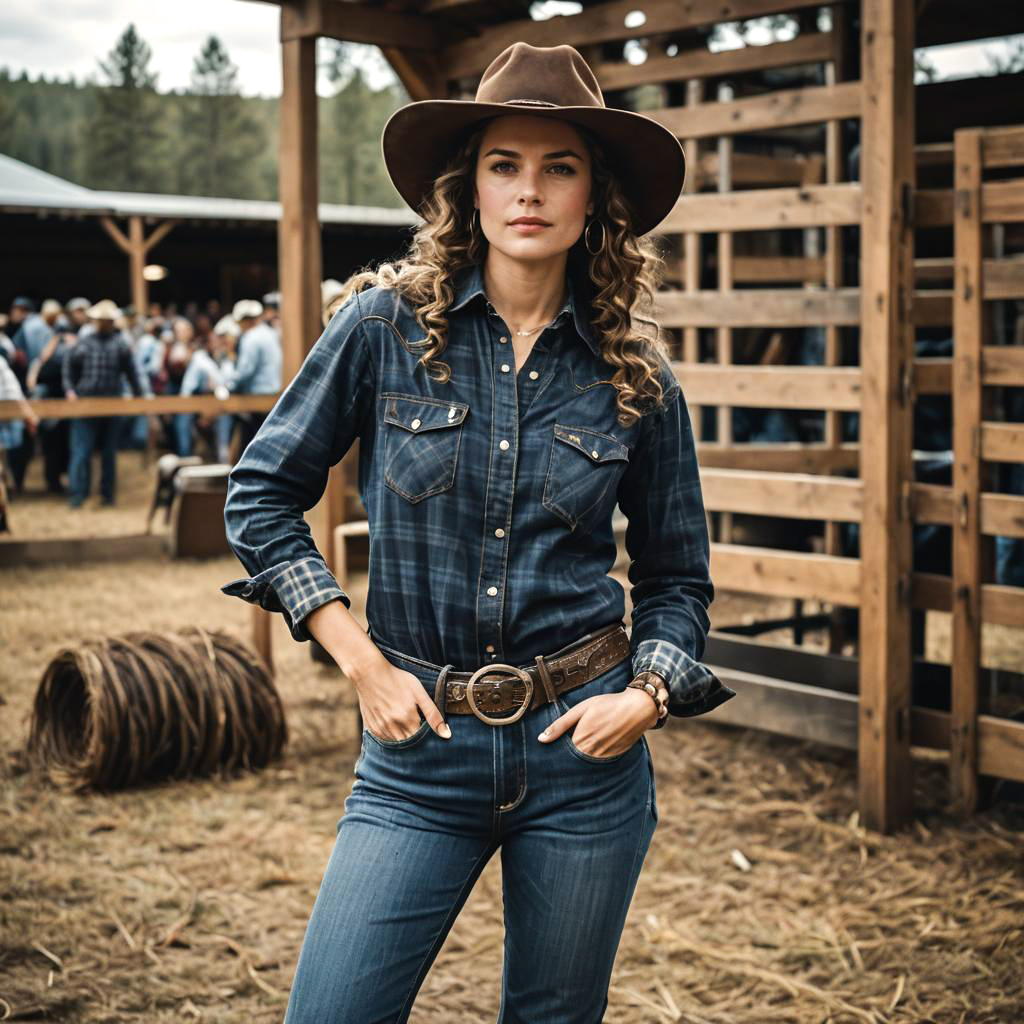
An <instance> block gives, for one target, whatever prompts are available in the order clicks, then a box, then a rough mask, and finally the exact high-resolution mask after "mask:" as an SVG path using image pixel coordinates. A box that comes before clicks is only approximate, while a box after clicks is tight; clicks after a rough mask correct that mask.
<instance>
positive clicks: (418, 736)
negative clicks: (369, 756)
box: [363, 718, 433, 750]
mask: <svg viewBox="0 0 1024 1024" xmlns="http://www.w3.org/2000/svg"><path fill="white" fill-rule="evenodd" d="M432 731H433V730H432V729H431V728H430V723H429V722H428V721H427V720H426V719H425V718H424V719H423V721H422V722H420V727H419V728H418V729H417V730H416V731H415V732H414V733H413V734H412V735H411V736H403V737H402V738H401V739H400V740H385V739H381V737H380V736H375V735H374V734H373V733H372V732H370V730H369V729H367V728H366V726H365V725H364V726H363V735H364V736H369V737H370V739H371V740H373V742H374V743H376V744H377V745H378V746H380V747H384V748H385V749H387V750H405V749H407V748H408V747H414V746H415V745H416V744H417V743H419V742H420V740H422V739H423V738H424V737H425V736H426V735H427V733H428V732H432Z"/></svg>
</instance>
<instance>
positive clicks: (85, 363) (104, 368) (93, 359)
mask: <svg viewBox="0 0 1024 1024" xmlns="http://www.w3.org/2000/svg"><path fill="white" fill-rule="evenodd" d="M122 373H124V374H127V375H128V382H129V383H130V384H131V389H132V391H133V392H134V393H135V394H136V395H143V394H147V393H148V389H147V388H144V387H143V384H142V380H141V378H140V376H139V371H138V369H137V367H136V366H135V357H134V355H133V354H132V347H131V344H130V343H129V341H128V339H127V337H126V336H125V334H124V332H123V331H119V330H114V331H112V332H111V333H110V334H100V332H99V331H98V330H96V328H95V327H92V326H91V325H90V326H89V327H88V328H86V327H83V328H82V330H81V331H80V332H79V334H78V341H76V342H75V344H74V345H70V346H69V347H68V350H67V352H66V353H65V354H64V365H63V371H62V384H63V386H64V392H65V394H66V393H67V392H68V391H71V390H74V392H75V393H76V394H78V395H82V396H85V395H120V394H122V387H121V374H122Z"/></svg>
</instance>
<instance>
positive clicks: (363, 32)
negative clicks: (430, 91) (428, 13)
mask: <svg viewBox="0 0 1024 1024" xmlns="http://www.w3.org/2000/svg"><path fill="white" fill-rule="evenodd" d="M453 34H454V35H456V36H462V35H464V33H463V32H461V31H460V30H459V28H458V27H457V26H456V25H454V24H446V23H444V22H443V21H442V20H441V19H439V18H433V17H424V16H423V15H421V14H411V13H406V12H403V11H392V10H389V9H388V8H386V7H380V6H377V5H374V4H360V3H338V2H336V0H295V2H293V3H288V4H285V5H284V6H283V7H282V8H281V33H280V37H281V42H282V43H287V42H294V41H297V40H300V39H313V40H315V39H316V38H317V37H318V36H326V37H327V38H328V39H341V40H344V41H345V42H350V43H368V44H370V45H372V46H382V47H383V46H397V47H401V48H403V49H408V50H427V51H434V50H437V49H438V48H439V47H440V46H442V45H443V44H444V43H445V42H447V41H448V40H450V39H451V37H452V35H453ZM493 56H496V54H492V57H493Z"/></svg>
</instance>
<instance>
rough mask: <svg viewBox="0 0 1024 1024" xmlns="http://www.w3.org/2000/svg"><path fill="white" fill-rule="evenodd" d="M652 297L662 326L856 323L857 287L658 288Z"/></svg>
mask: <svg viewBox="0 0 1024 1024" xmlns="http://www.w3.org/2000/svg"><path fill="white" fill-rule="evenodd" d="M655 298H656V300H657V303H656V309H657V316H658V318H659V320H660V322H661V323H662V325H663V326H665V327H683V326H686V327H813V326H817V325H819V324H837V325H843V326H850V325H853V324H857V323H859V321H860V293H859V292H858V290H857V289H856V288H837V289H836V290H835V291H825V290H824V289H822V290H821V291H809V290H806V291H805V290H804V289H797V288H744V289H740V290H737V291H731V292H711V291H703V292H694V293H693V294H692V295H691V294H687V293H685V292H678V291H659V292H657V294H656V296H655Z"/></svg>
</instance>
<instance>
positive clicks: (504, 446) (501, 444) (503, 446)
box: [498, 441, 508, 452]
mask: <svg viewBox="0 0 1024 1024" xmlns="http://www.w3.org/2000/svg"><path fill="white" fill-rule="evenodd" d="M498 447H499V448H500V449H501V450H502V451H503V452H504V451H508V441H499V442H498Z"/></svg>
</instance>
